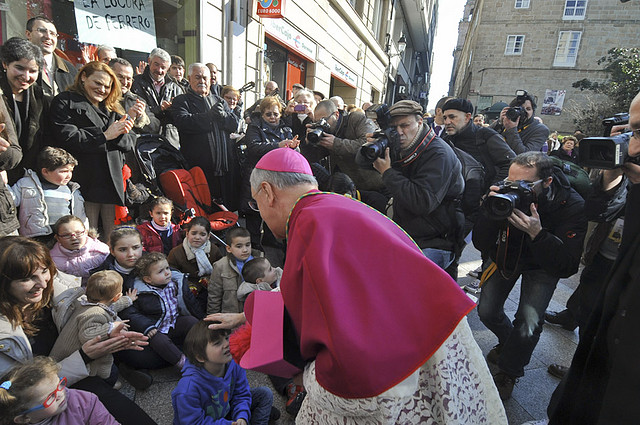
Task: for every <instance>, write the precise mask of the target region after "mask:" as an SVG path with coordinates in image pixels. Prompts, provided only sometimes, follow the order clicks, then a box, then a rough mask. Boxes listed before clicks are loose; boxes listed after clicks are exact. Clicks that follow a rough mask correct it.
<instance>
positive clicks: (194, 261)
mask: <svg viewBox="0 0 640 425" xmlns="http://www.w3.org/2000/svg"><path fill="white" fill-rule="evenodd" d="M183 227H184V229H185V231H186V236H185V238H184V240H183V241H182V244H180V245H178V246H176V247H175V248H173V249H172V250H171V252H170V253H169V256H168V257H167V261H168V262H169V265H170V266H171V267H173V268H176V269H178V270H180V271H181V272H182V273H186V274H187V275H188V276H189V277H188V279H189V289H191V292H193V293H194V295H195V296H196V298H197V299H198V302H199V303H200V304H201V307H202V310H203V311H204V310H206V307H207V286H208V285H209V278H210V277H211V273H212V272H213V263H215V262H216V261H218V260H219V259H220V258H222V254H220V251H219V250H218V247H217V246H215V245H214V244H212V243H211V241H210V240H209V235H210V233H211V223H210V222H209V220H207V219H206V218H205V217H194V218H193V219H192V220H191V221H190V222H188V223H187V224H185V225H183Z"/></svg>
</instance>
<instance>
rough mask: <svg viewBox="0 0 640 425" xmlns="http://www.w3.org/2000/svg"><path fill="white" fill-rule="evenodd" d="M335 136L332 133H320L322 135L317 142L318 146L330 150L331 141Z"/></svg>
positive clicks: (331, 147)
mask: <svg viewBox="0 0 640 425" xmlns="http://www.w3.org/2000/svg"><path fill="white" fill-rule="evenodd" d="M335 138H336V136H334V135H333V134H329V133H322V137H321V138H320V141H319V142H318V146H322V147H323V148H327V149H329V150H331V149H333V141H334V140H335Z"/></svg>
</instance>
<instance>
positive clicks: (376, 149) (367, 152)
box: [360, 142, 380, 162]
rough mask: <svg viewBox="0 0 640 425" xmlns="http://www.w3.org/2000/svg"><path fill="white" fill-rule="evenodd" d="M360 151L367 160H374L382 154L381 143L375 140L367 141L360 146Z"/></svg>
mask: <svg viewBox="0 0 640 425" xmlns="http://www.w3.org/2000/svg"><path fill="white" fill-rule="evenodd" d="M360 153H361V154H362V156H363V157H365V158H366V159H367V161H371V162H373V161H375V160H376V158H378V157H379V156H380V145H379V144H377V143H375V142H373V143H365V144H364V145H362V147H361V148H360Z"/></svg>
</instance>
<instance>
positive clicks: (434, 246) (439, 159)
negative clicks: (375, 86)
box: [373, 100, 464, 269]
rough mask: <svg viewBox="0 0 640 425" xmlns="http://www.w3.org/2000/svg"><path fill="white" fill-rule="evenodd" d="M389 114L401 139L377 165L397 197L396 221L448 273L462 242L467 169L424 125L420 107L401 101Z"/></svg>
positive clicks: (395, 202) (394, 211) (393, 143)
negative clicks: (463, 196) (461, 202)
mask: <svg viewBox="0 0 640 425" xmlns="http://www.w3.org/2000/svg"><path fill="white" fill-rule="evenodd" d="M389 114H390V115H391V128H395V130H396V131H397V134H398V135H397V138H396V140H393V138H391V140H389V147H388V148H387V149H386V152H385V156H384V158H378V159H376V160H375V161H374V163H373V166H374V168H375V169H376V170H378V172H379V173H380V174H381V175H382V182H383V183H384V185H385V187H386V188H387V190H388V191H389V192H390V193H391V195H392V196H393V220H394V221H395V222H396V223H398V224H399V225H400V226H401V227H402V228H403V229H404V230H405V231H406V232H407V233H408V234H409V236H411V237H412V238H413V239H414V240H415V241H416V243H417V244H418V246H419V247H420V249H421V250H422V252H423V253H424V255H425V256H426V257H427V258H429V259H430V260H431V261H433V262H434V263H436V264H437V265H439V266H440V267H442V268H443V269H446V268H447V267H448V266H449V265H450V264H451V263H452V262H453V260H454V257H455V252H456V250H457V249H458V247H459V246H461V243H462V226H463V224H464V214H463V213H462V209H461V207H460V199H461V198H462V192H463V191H464V179H463V177H462V165H461V164H460V161H459V160H458V157H457V156H456V154H455V153H454V152H453V149H451V147H450V146H449V145H448V144H447V143H446V142H445V141H443V140H442V139H441V138H439V137H437V136H436V134H435V133H434V132H433V130H432V129H431V128H429V126H428V125H427V124H426V123H425V122H424V121H423V118H422V106H420V104H418V103H417V102H414V101H413V100H401V101H400V102H397V103H396V104H394V105H393V106H392V107H391V108H389Z"/></svg>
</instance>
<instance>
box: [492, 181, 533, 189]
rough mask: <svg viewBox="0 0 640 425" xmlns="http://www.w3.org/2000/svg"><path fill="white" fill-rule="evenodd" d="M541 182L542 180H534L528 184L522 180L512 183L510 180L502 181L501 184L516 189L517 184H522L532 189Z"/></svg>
mask: <svg viewBox="0 0 640 425" xmlns="http://www.w3.org/2000/svg"><path fill="white" fill-rule="evenodd" d="M542 180H543V179H540V180H536V181H534V182H528V181H524V180H516V181H512V180H507V179H504V180H502V182H503V183H504V185H505V186H509V187H518V186H519V183H520V182H522V183H524V184H526V185H527V186H528V187H529V189H533V188H534V187H535V186H536V185H537V184H538V183H541V182H542Z"/></svg>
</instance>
